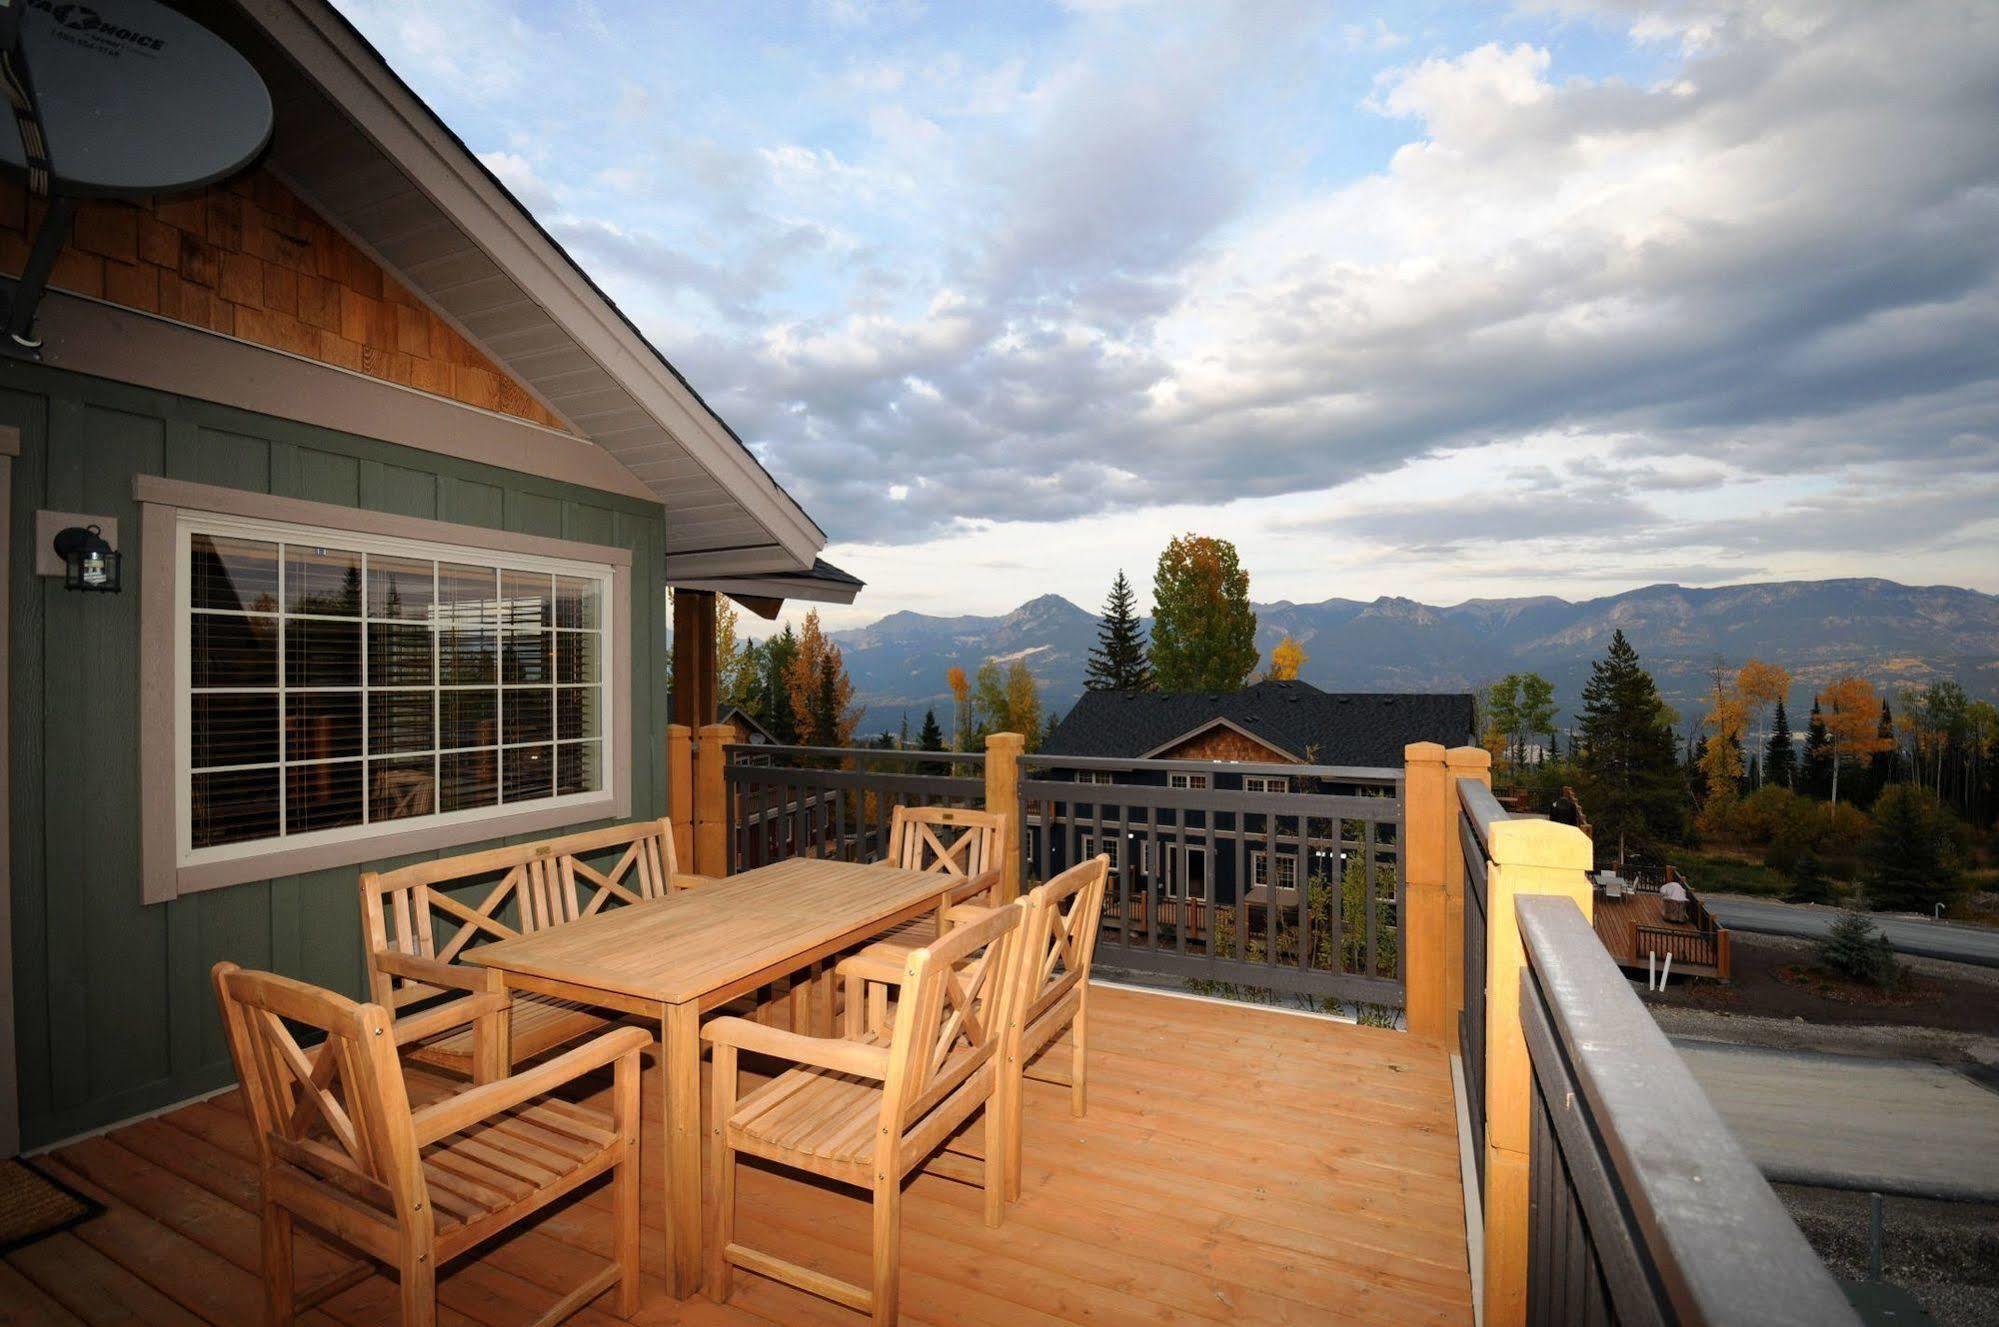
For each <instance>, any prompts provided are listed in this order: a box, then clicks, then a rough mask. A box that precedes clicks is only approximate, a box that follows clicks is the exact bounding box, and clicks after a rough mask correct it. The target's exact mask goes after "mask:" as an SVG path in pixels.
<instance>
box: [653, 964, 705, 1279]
mask: <svg viewBox="0 0 1999 1327" xmlns="http://www.w3.org/2000/svg"><path fill="white" fill-rule="evenodd" d="M659 1032H660V1038H659V1040H660V1049H661V1054H660V1070H661V1073H662V1075H663V1077H664V1079H665V1084H664V1087H665V1090H664V1091H663V1092H661V1094H660V1098H661V1100H662V1102H663V1103H664V1105H665V1109H666V1119H665V1124H666V1129H665V1134H666V1136H665V1138H664V1140H663V1141H664V1143H665V1146H664V1148H663V1149H662V1151H663V1153H664V1155H665V1159H666V1167H665V1170H666V1174H665V1180H666V1264H667V1270H668V1277H667V1280H668V1284H669V1287H670V1288H671V1290H672V1291H673V1297H674V1298H675V1299H687V1298H689V1297H690V1296H692V1295H693V1294H694V1293H695V1292H696V1291H698V1290H699V1289H700V1288H701V1018H700V1007H699V1006H698V1005H696V1004H695V1003H693V1002H689V1003H687V1004H670V1005H668V1006H666V1012H665V1016H664V1017H663V1018H662V1019H661V1020H660V1029H659Z"/></svg>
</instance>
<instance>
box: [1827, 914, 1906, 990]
mask: <svg viewBox="0 0 1999 1327" xmlns="http://www.w3.org/2000/svg"><path fill="white" fill-rule="evenodd" d="M1818 949H1819V962H1820V963H1821V964H1823V965H1824V966H1825V967H1827V968H1829V969H1831V970H1832V971H1833V972H1836V973H1838V974H1839V975H1840V976H1842V977H1847V978H1850V979H1851V980H1853V981H1863V982H1866V983H1867V984H1868V985H1870V986H1892V985H1893V984H1894V983H1895V979H1896V977H1897V976H1898V975H1899V973H1898V970H1897V968H1896V966H1895V948H1894V946H1893V945H1891V944H1889V943H1888V937H1887V936H1885V935H1883V934H1881V932H1880V931H1879V930H1877V929H1876V928H1875V926H1874V923H1873V922H1872V921H1871V920H1869V919H1868V917H1867V914H1865V913H1863V912H1857V911H1855V910H1853V909H1851V908H1848V909H1846V910H1845V911H1844V912H1842V913H1840V915H1839V919H1838V920H1837V921H1835V922H1834V923H1833V924H1832V930H1831V931H1830V932H1829V933H1827V935H1826V937H1825V938H1824V939H1823V940H1821V941H1819V946H1818Z"/></svg>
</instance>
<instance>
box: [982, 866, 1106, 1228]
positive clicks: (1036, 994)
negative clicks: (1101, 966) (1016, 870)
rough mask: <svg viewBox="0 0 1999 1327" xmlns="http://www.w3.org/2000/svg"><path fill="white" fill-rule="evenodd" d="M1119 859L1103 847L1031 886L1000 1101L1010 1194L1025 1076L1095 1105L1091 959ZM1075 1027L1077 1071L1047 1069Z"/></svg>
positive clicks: (1072, 1062)
mask: <svg viewBox="0 0 1999 1327" xmlns="http://www.w3.org/2000/svg"><path fill="white" fill-rule="evenodd" d="M1110 866H1111V859H1110V857H1109V856H1108V855H1106V854H1101V853H1100V854H1098V855H1097V856H1095V857H1092V858H1090V860H1088V861H1087V862H1081V863H1078V864H1077V865H1075V866H1072V867H1070V868H1069V869H1068V870H1066V871H1064V872H1062V874H1060V875H1058V876H1056V877H1055V878H1054V879H1053V880H1050V881H1049V882H1048V883H1047V884H1045V885H1040V886H1038V887H1036V888H1035V889H1033V890H1031V891H1029V893H1028V896H1027V902H1028V922H1027V933H1026V935H1025V937H1024V938H1023V939H1022V941H1021V960H1020V993H1019V995H1018V996H1017V997H1016V1003H1015V1005H1014V1011H1013V1017H1012V1018H1010V1019H1009V1020H1008V1022H1007V1032H1006V1040H1007V1045H1006V1072H1005V1074H1004V1076H1003V1077H1002V1079H1001V1083H1000V1108H1001V1110H1002V1111H1003V1112H1004V1113H1005V1115H1006V1130H1005V1137H1006V1141H1007V1158H1006V1196H1007V1197H1008V1198H1010V1199H1011V1198H1018V1197H1020V1171H1021V1147H1022V1141H1021V1140H1022V1136H1023V1132H1024V1127H1025V1119H1024V1115H1025V1112H1024V1110H1023V1100H1024V1098H1025V1092H1024V1090H1023V1089H1024V1087H1025V1082H1024V1080H1025V1079H1029V1078H1032V1079H1035V1080H1036V1081H1038V1082H1044V1083H1060V1084H1062V1085H1064V1086H1066V1087H1068V1089H1069V1109H1070V1111H1071V1112H1072V1113H1074V1114H1076V1115H1082V1114H1084V1113H1085V1112H1086V1111H1087V1110H1088V1109H1089V1078H1088V1073H1089V1028H1090V964H1091V963H1092V961H1093V960H1094V959H1095V956H1096V952H1097V930H1098V927H1099V926H1100V925H1101V923H1102V920H1103V912H1104V889H1105V886H1106V885H1107V883H1108V881H1109V878H1110ZM1064 1028H1067V1029H1068V1030H1069V1073H1068V1077H1067V1078H1064V1077H1063V1076H1062V1075H1061V1074H1060V1073H1059V1072H1052V1071H1050V1070H1046V1069H1042V1068H1040V1067H1038V1066H1037V1065H1036V1063H1035V1061H1036V1058H1037V1057H1038V1056H1040V1055H1041V1053H1042V1052H1043V1051H1045V1050H1047V1049H1048V1048H1049V1047H1050V1046H1051V1045H1052V1044H1053V1043H1054V1041H1055V1039H1056V1038H1057V1037H1059V1036H1061V1035H1062V1031H1063V1029H1064Z"/></svg>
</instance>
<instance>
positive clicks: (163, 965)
mask: <svg viewBox="0 0 1999 1327" xmlns="http://www.w3.org/2000/svg"><path fill="white" fill-rule="evenodd" d="M0 425H12V426H15V427H17V428H19V429H20V433H21V455H20V458H19V459H18V461H16V463H15V471H14V484H13V546H12V549H11V550H10V552H11V556H10V559H9V574H10V575H11V576H12V583H11V588H12V592H13V593H12V602H13V607H12V621H11V624H10V625H11V631H10V633H9V635H10V641H9V649H10V659H9V664H10V677H11V685H10V690H11V692H12V694H11V695H10V697H9V704H10V705H11V706H12V710H11V715H12V719H13V743H12V745H13V750H12V766H11V778H10V784H11V787H10V796H11V799H12V813H13V841H12V866H13V940H14V953H13V959H14V987H15V991H16V996H17V999H16V1019H17V1043H18V1047H19V1054H18V1065H19V1072H18V1080H19V1093H20V1103H21V1128H22V1145H23V1147H27V1148H32V1147H35V1146H37V1145H40V1144H42V1143H46V1142H49V1141H52V1140H55V1139H59V1138H63V1137H66V1136H68V1135H70V1134H74V1133H78V1132H81V1131H83V1130H87V1129H91V1128H95V1127H97V1126H99V1125H103V1124H107V1123H110V1122H112V1121H114V1120H119V1119H123V1118H126V1117H129V1116H132V1115H135V1114H140V1113H143V1112H146V1111H149V1110H153V1109H156V1108H158V1107H161V1106H164V1105H167V1104H169V1103H171V1102H175V1101H179V1100H182V1099H184V1098H186V1097H189V1096H193V1095H195V1094H198V1093H201V1092H204V1091H208V1090H210V1089H213V1088H216V1087H220V1086H223V1085H225V1084H226V1083H228V1082H229V1081H230V1080H231V1078H232V1077H233V1074H232V1071H231V1069H230V1067H229V1057H228V1051H227V1048H226V1047H225V1045H224V1042H223V1038H222V1030H221V1025H220V1022H219V1020H218V1017H217V1013H216V1008H215V998H214V994H213V992H212V991H211V990H210V988H209V984H208V969H209V967H210V965H212V964H213V963H215V962H216V961H217V960H219V959H225V958H226V959H231V960H233V961H235V962H238V963H241V964H243V965H245V966H246V967H253V968H267V969H270V970H273V971H276V972H281V973H285V974H288V975H291V976H295V977H298V978H301V979H303V980H305V981H310V982H314V983H316V984H318V985H321V986H326V987H330V988H332V989H334V990H338V991H342V992H344V993H346V994H349V995H354V996H359V995H361V994H362V992H363V982H362V959H361V941H360V915H359V905H358V902H357V896H356V880H357V874H358V871H359V870H360V869H362V868H360V867H353V866H348V867H340V868H337V869H331V870H325V871H315V872H312V873H310V874H305V875H295V876H290V877H287V878H284V879H277V880H269V881H261V882H254V883H249V884H243V885H234V886H230V887H228V888H223V889H214V890H209V891H206V892H203V893H197V894H190V895H185V896H183V897H181V898H178V899H175V900H172V901H170V902H167V903H160V904H154V905H151V906H147V905H144V904H142V903H141V901H140V835H139V807H140V801H141V799H142V798H148V797H170V796H172V789H170V788H145V787H142V786H141V781H140V772H139V754H138V731H139V713H138V705H139V678H138V673H137V670H138V667H139V662H138V660H139V657H140V650H139V648H138V647H139V639H138V637H139V601H140V594H139V589H140V577H141V576H142V575H143V571H144V569H143V567H142V566H141V565H140V562H141V559H140V558H139V557H138V556H137V554H138V534H139V528H140V515H139V509H138V504H137V503H135V502H134V500H133V497H132V481H133V478H134V476H137V475H164V476H166V477H168V478H172V479H182V480H191V481H195V482H199V483H204V484H214V485H219V486H224V487H229V488H238V489H244V490H248V491H251V492H256V493H269V494H273V495H276V496H280V497H290V498H303V499H307V500H310V501H315V502H326V503H336V504H340V505H342V506H348V507H356V508H362V509H367V510H372V511H382V512H393V513H396V514H399V515H404V516H418V517H425V518H429V519H434V520H441V521H452V522H458V523H462V524H466V525H478V526H485V527H488V528H493V529H501V530H507V531H512V532H517V533H524V534H533V535H544V536H550V537H555V538H562V539H571V540H580V541H583V542H587V543H593V544H603V545H608V546H613V547H618V548H625V549H629V550H630V551H631V554H632V578H631V602H630V603H629V604H628V605H626V609H625V611H626V612H627V613H629V614H630V615H631V617H630V621H631V644H632V653H631V658H630V659H629V660H628V661H626V666H628V667H630V668H631V670H632V675H631V693H630V694H631V706H630V712H629V713H628V714H627V715H625V716H624V717H625V722H626V724H627V725H628V728H627V732H626V734H625V737H626V742H625V750H626V752H627V753H629V756H628V758H629V759H630V761H631V793H632V814H633V816H635V817H637V816H648V815H661V814H664V811H665V782H666V777H665V770H664V769H663V768H662V763H663V752H662V750H661V747H662V743H661V742H660V741H659V740H657V735H658V734H659V733H660V732H661V731H663V725H664V723H665V721H666V674H667V661H666V624H665V620H664V614H665V594H664V583H663V573H662V559H663V553H662V550H663V548H664V545H665V523H664V514H663V512H662V511H661V509H660V508H659V507H657V506H651V505H649V504H647V503H645V502H643V501H642V500H639V499H636V498H631V497H626V496H621V495H617V494H609V493H602V492H598V491H595V490H592V489H588V488H580V487H576V486H572V485H567V484H562V483H558V482H555V481H553V480H549V479H546V478H542V477H539V476H535V475H529V474H523V473H519V472H516V471H512V470H503V469H498V468H495V467H492V466H485V465H480V464H478V463H476V462H471V461H465V460H460V459H457V458H453V457H447V456H441V455H436V454H432V453H428V452H423V451H419V450H416V449H413V448H409V447H404V446H398V445H394V444H390V443H383V442H379V441H376V440H372V439H368V438H361V437H356V436H352V435H348V434H342V433H335V432H331V431H329V430H326V429H321V428H316V427H312V426H308V425H302V424H298V423H295V422H291V421H287V420H282V419H277V418H272V417H269V416H264V415H255V414H250V413H247V412H244V411H241V410H235V409H231V408H228V407H224V406H219V405H215V404H212V403H209V402H204V401H197V400H191V399H188V398H184V397H177V396H173V395H170V394H167V393H163V392H155V391H147V390H142V389H138V388H132V387H127V386H123V385H120V384H116V383H110V382H106V381H103V380H101V379H95V378H88V377H84V376H81V375H77V374H73V373H66V372H62V371H59V370H54V369H48V368H43V367H40V366H35V365H28V364H20V363H16V362H4V363H0ZM38 509H48V510H56V511H70V512H87V513H92V514H100V515H106V516H111V517H115V518H116V519H117V521H118V529H119V535H120V543H121V545H122V546H123V547H122V551H123V552H124V554H125V558H124V592H123V593H122V594H118V595H102V594H76V593H71V592H68V591H66V590H64V589H63V588H62V584H61V581H60V580H58V579H52V578H42V577H38V576H36V575H35V574H34V561H35V559H34V550H33V548H32V547H31V542H32V539H33V532H34V513H35V512H36V511H37V510H38ZM607 657H608V652H607ZM609 662H610V666H612V667H616V666H618V661H617V660H614V659H613V660H610V661H609ZM500 841H504V840H500ZM490 842H493V841H490V840H489V841H487V843H490ZM477 846H484V845H482V844H467V845H465V848H464V849H453V850H452V851H454V852H455V851H463V850H469V849H470V848H473V847H477ZM420 855H421V856H435V855H438V854H420ZM410 860H415V858H411V857H403V858H392V859H387V860H385V861H383V862H381V863H371V865H379V866H393V865H399V864H401V863H402V862H405V861H410Z"/></svg>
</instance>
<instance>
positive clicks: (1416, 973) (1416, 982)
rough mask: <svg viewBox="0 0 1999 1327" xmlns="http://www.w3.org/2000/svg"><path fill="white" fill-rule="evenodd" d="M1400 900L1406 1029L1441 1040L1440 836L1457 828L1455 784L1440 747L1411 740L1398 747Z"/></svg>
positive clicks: (1444, 1026) (1445, 1025) (1446, 1021)
mask: <svg viewBox="0 0 1999 1327" xmlns="http://www.w3.org/2000/svg"><path fill="white" fill-rule="evenodd" d="M1402 770H1403V773H1402V836H1403V854H1402V862H1403V866H1402V870H1403V878H1402V899H1403V908H1404V909H1405V911H1404V913H1403V923H1402V924H1403V930H1404V934H1405V935H1406V937H1407V942H1406V945H1405V947H1404V950H1403V953H1404V959H1403V965H1402V988H1403V999H1404V1001H1405V1003H1404V1011H1405V1014H1406V1017H1407V1018H1408V1021H1409V1031H1410V1032H1411V1033H1413V1034H1414V1035H1416V1036H1419V1037H1431V1038H1435V1039H1439V1040H1441V1039H1443V1037H1444V1035H1445V1033H1446V1032H1448V1031H1449V1030H1450V1026H1451V1024H1450V1018H1449V1010H1448V1009H1447V1008H1446V999H1445V990H1446V977H1445V972H1444V969H1445V962H1446V959H1445V937H1444V917H1445V907H1444V839H1445V837H1446V835H1447V834H1449V833H1450V831H1452V830H1454V829H1455V828H1456V827H1457V818H1456V817H1455V816H1454V815H1452V814H1451V812H1452V810H1453V809H1454V808H1455V804H1456V800H1457V798H1456V789H1454V788H1451V787H1449V786H1448V783H1447V780H1446V779H1445V774H1444V748H1443V747H1442V746H1441V745H1439V744H1438V743H1436V742H1412V743H1410V744H1409V745H1408V746H1406V747H1404V748H1403V749H1402Z"/></svg>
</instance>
